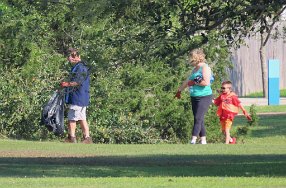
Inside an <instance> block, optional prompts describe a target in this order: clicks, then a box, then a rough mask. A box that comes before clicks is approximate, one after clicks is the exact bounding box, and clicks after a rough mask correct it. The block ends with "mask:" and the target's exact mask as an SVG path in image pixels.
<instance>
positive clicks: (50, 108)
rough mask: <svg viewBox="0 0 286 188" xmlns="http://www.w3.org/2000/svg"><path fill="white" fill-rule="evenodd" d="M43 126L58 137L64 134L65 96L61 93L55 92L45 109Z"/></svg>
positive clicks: (42, 120) (43, 111)
mask: <svg viewBox="0 0 286 188" xmlns="http://www.w3.org/2000/svg"><path fill="white" fill-rule="evenodd" d="M41 124H42V125H45V126H46V127H47V129H48V130H49V131H50V132H53V133H54V134H55V135H56V136H61V135H63V134H64V95H63V94H62V93H61V92H60V91H55V92H54V94H53V95H52V97H51V98H50V100H49V102H48V103H47V104H46V105H45V106H44V107H43V110H42V118H41Z"/></svg>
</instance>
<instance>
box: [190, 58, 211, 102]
mask: <svg viewBox="0 0 286 188" xmlns="http://www.w3.org/2000/svg"><path fill="white" fill-rule="evenodd" d="M204 66H208V65H207V64H206V65H204ZM202 70H203V66H202V67H200V68H199V70H197V71H196V72H192V74H191V75H190V77H189V80H194V79H195V78H196V77H197V76H201V77H203V73H202ZM211 94H212V89H211V84H209V85H207V86H199V85H193V86H191V87H190V95H191V97H203V96H208V95H211Z"/></svg>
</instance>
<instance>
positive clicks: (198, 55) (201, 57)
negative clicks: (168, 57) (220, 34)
mask: <svg viewBox="0 0 286 188" xmlns="http://www.w3.org/2000/svg"><path fill="white" fill-rule="evenodd" d="M189 57H192V62H194V63H195V64H196V65H197V64H199V63H204V62H205V61H206V55H205V53H204V51H203V49H201V48H196V49H193V50H191V51H190V52H189Z"/></svg>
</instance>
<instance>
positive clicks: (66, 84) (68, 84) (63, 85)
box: [61, 82, 70, 87]
mask: <svg viewBox="0 0 286 188" xmlns="http://www.w3.org/2000/svg"><path fill="white" fill-rule="evenodd" d="M69 86H70V83H69V82H61V87H69Z"/></svg>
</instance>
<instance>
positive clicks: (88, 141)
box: [81, 137, 93, 144]
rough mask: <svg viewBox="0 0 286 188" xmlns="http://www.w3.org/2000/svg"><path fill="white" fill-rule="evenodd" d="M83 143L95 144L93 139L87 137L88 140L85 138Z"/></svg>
mask: <svg viewBox="0 0 286 188" xmlns="http://www.w3.org/2000/svg"><path fill="white" fill-rule="evenodd" d="M81 143H83V144H92V143H93V142H92V138H90V137H86V138H84V139H83V140H82V141H81Z"/></svg>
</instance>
